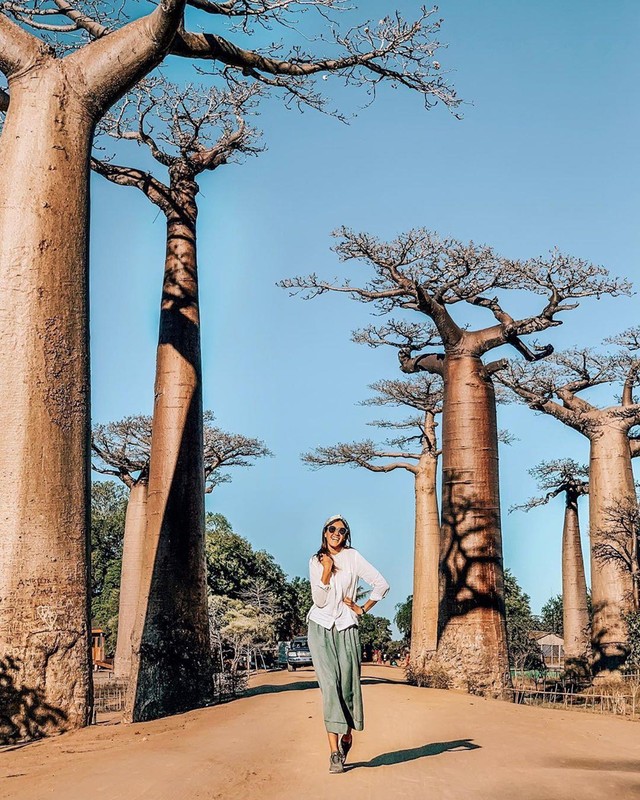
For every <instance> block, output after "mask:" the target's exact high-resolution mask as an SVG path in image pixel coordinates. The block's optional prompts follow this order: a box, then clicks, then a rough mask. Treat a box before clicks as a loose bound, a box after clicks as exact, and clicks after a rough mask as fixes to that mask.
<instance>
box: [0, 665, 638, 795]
mask: <svg viewBox="0 0 640 800" xmlns="http://www.w3.org/2000/svg"><path fill="white" fill-rule="evenodd" d="M363 692H364V703H365V719H366V730H365V731H364V732H363V733H361V734H357V735H356V737H355V738H354V747H353V750H352V751H351V753H350V754H349V762H350V767H349V769H348V771H347V772H345V773H344V774H342V775H330V774H329V773H328V747H327V744H326V739H325V735H324V727H323V724H322V714H321V706H320V692H319V690H318V688H317V684H316V683H315V680H314V673H313V670H311V669H308V670H306V669H303V670H298V671H297V672H295V673H287V672H273V673H263V674H261V675H258V676H257V677H256V678H254V680H253V681H252V690H251V692H250V694H249V696H247V697H244V698H242V699H239V700H236V701H234V702H232V703H228V704H225V705H222V706H216V707H214V708H209V709H202V710H199V711H193V712H190V713H188V714H183V715H180V716H176V717H172V718H169V719H164V720H157V721H156V722H150V723H144V724H138V725H121V724H114V722H113V720H111V721H108V720H107V721H102V722H101V723H99V724H98V725H97V726H94V727H91V728H86V729H84V730H81V731H76V732H73V733H67V734H64V735H62V736H58V737H55V738H52V739H48V740H45V741H41V742H36V743H33V744H29V745H26V746H22V747H12V748H11V747H10V748H4V749H2V750H1V751H0V798H2V799H3V800H40V798H60V800H62V798H64V800H102V798H109V799H110V800H205V799H206V800H214V798H216V799H219V800H231V798H241V797H242V798H249V799H250V800H253V798H260V800H288V799H289V798H296V799H298V798H310V799H311V800H316V798H317V799H318V800H320V799H321V800H341V798H345V800H346V799H347V798H348V800H360V798H363V799H364V798H369V797H376V798H390V797H395V798H402V800H404V798H420V799H421V800H422V799H423V798H437V799H438V800H511V799H512V798H513V800H516V798H517V800H575V798H580V800H604V798H615V800H626V798H629V799H631V798H636V799H637V798H640V723H638V722H631V721H628V720H624V719H618V718H613V717H607V716H601V715H596V714H590V713H585V712H580V711H562V710H555V709H540V708H531V707H523V706H514V705H513V704H509V703H501V702H498V701H492V700H483V699H479V698H476V697H469V696H468V695H464V694H458V693H454V692H445V691H438V690H435V689H416V688H414V687H411V686H407V685H406V684H404V683H403V682H402V672H401V670H399V669H393V668H388V667H365V669H364V671H363Z"/></svg>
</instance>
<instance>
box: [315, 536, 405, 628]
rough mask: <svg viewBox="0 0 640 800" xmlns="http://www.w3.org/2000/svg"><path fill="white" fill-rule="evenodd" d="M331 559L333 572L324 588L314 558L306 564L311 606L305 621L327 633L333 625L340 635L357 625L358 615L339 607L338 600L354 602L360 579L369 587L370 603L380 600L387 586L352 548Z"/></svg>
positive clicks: (340, 602) (373, 568) (320, 566)
mask: <svg viewBox="0 0 640 800" xmlns="http://www.w3.org/2000/svg"><path fill="white" fill-rule="evenodd" d="M332 558H333V563H334V564H335V566H336V571H335V572H333V573H332V575H331V577H330V579H329V583H328V584H326V585H325V584H324V583H322V571H323V569H322V564H321V563H320V561H319V560H318V559H317V558H316V556H315V555H314V556H311V559H310V560H309V578H310V581H311V597H312V598H313V605H312V606H311V610H310V611H309V613H308V614H307V619H308V620H312V621H313V622H317V623H318V625H322V627H323V628H327V629H328V630H330V629H331V628H332V627H333V626H334V625H335V626H336V628H337V629H338V630H339V631H343V630H345V628H349V627H351V626H352V625H357V624H358V615H357V614H356V612H355V611H352V610H351V609H350V608H349V606H347V605H345V604H344V603H343V601H342V598H343V597H350V598H351V599H352V600H354V601H355V599H356V593H357V591H358V581H359V580H360V578H362V580H363V581H365V582H366V583H368V584H369V585H370V586H371V587H372V592H371V594H370V595H369V598H370V599H371V600H376V601H378V600H382V598H383V597H384V596H385V595H386V594H387V592H388V591H389V584H388V583H387V582H386V580H385V579H384V578H383V577H382V575H381V574H380V573H379V572H378V570H377V569H376V568H375V567H372V566H371V564H370V563H369V562H368V561H367V560H366V559H365V558H363V556H361V555H360V553H359V552H358V551H357V550H355V549H354V548H353V547H345V548H343V549H342V550H341V551H340V552H339V553H336V554H335V555H333V556H332Z"/></svg>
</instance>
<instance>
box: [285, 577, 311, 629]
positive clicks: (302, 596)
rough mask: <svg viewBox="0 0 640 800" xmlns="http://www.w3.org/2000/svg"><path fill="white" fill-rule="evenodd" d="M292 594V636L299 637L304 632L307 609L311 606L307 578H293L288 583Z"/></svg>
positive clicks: (309, 583)
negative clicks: (293, 612)
mask: <svg viewBox="0 0 640 800" xmlns="http://www.w3.org/2000/svg"><path fill="white" fill-rule="evenodd" d="M289 586H290V589H291V592H292V594H293V608H294V611H295V614H294V617H293V621H292V622H293V631H292V632H293V634H294V635H300V634H302V633H303V632H304V631H305V630H306V619H307V614H308V613H309V609H310V608H311V606H312V605H313V599H312V597H311V582H310V581H309V578H299V577H295V578H293V579H292V580H291V581H290V583H289Z"/></svg>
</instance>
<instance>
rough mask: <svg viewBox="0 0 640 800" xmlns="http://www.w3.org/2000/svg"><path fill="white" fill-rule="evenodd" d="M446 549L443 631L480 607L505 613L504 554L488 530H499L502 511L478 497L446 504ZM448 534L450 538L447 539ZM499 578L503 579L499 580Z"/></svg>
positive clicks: (442, 566) (442, 562) (442, 563)
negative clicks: (488, 536) (484, 505)
mask: <svg viewBox="0 0 640 800" xmlns="http://www.w3.org/2000/svg"><path fill="white" fill-rule="evenodd" d="M443 509H446V510H443V518H442V529H443V549H442V551H441V554H440V569H441V576H442V577H441V580H442V581H443V591H442V595H441V596H442V599H441V601H440V613H439V620H440V633H442V629H443V628H444V627H445V626H446V624H447V623H448V622H449V621H450V620H452V619H454V618H456V617H464V616H466V615H467V614H469V613H470V612H471V611H474V610H476V609H489V610H491V611H495V612H497V613H498V614H500V615H501V616H504V610H505V608H504V596H503V592H502V577H501V576H502V554H501V552H499V550H498V548H497V547H494V543H493V542H490V543H489V546H487V545H486V544H484V541H483V543H482V544H481V545H480V546H478V540H485V531H486V530H487V529H489V528H490V529H493V530H496V529H497V530H499V518H498V515H499V512H498V511H497V510H495V509H490V508H484V509H483V508H482V505H481V503H480V501H479V500H478V499H476V498H475V497H469V496H467V497H465V498H462V499H459V500H456V501H453V500H452V499H450V500H449V502H448V503H443ZM445 537H446V539H445ZM496 578H499V580H496Z"/></svg>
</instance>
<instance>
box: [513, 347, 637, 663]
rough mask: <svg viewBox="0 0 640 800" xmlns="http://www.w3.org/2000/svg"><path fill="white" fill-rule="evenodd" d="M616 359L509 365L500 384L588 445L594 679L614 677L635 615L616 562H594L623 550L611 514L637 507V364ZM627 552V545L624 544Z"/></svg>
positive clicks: (582, 356) (577, 357) (593, 355)
mask: <svg viewBox="0 0 640 800" xmlns="http://www.w3.org/2000/svg"><path fill="white" fill-rule="evenodd" d="M617 341H619V342H622V343H623V344H622V347H621V351H622V352H620V353H612V352H605V353H599V352H597V351H595V350H592V349H590V348H574V349H572V350H567V351H565V352H562V353H558V354H554V355H553V356H552V357H551V358H550V359H548V360H547V361H546V362H545V363H539V364H534V365H532V366H530V367H526V366H525V365H523V364H522V363H519V362H512V363H511V364H510V365H509V368H508V369H505V370H503V371H502V372H501V373H500V376H499V380H500V381H501V382H502V383H503V384H504V385H505V386H507V387H508V388H510V389H511V390H512V391H513V392H514V393H515V395H516V396H517V397H518V398H520V399H521V400H522V401H523V402H525V403H526V404H527V405H528V406H529V407H530V408H532V409H533V410H535V411H541V412H543V413H545V414H549V415H550V416H552V417H554V418H555V419H557V420H558V421H560V422H562V423H563V424H565V425H567V426H569V427H570V428H573V429H574V430H576V431H578V433H581V434H582V435H583V436H585V437H586V438H587V439H588V440H589V450H590V456H589V534H590V542H591V596H592V602H593V622H592V631H591V643H592V648H593V664H592V671H593V674H594V677H595V678H597V679H605V678H610V677H616V676H618V675H619V670H620V668H621V667H622V665H623V664H624V661H625V659H626V656H627V653H628V647H627V630H626V624H625V621H624V617H625V615H626V614H627V613H628V612H629V611H631V610H632V609H633V608H634V592H633V581H632V575H631V573H630V572H629V570H627V569H624V568H623V567H622V565H621V562H620V561H619V560H617V559H612V558H608V559H605V560H602V559H599V558H598V557H597V554H598V551H599V549H600V548H601V546H602V545H606V546H611V547H621V546H622V543H623V542H624V541H625V540H626V539H628V533H625V531H624V530H622V529H621V528H620V526H619V525H618V524H617V523H616V521H615V518H614V517H612V515H611V509H615V508H620V507H625V506H628V505H630V504H635V502H636V493H635V486H634V479H633V473H632V469H631V457H632V450H633V452H634V453H635V452H637V451H638V449H639V446H640V442H638V441H637V440H633V441H632V440H631V439H630V434H631V433H632V429H633V427H634V426H635V425H638V424H640V404H638V403H636V402H635V401H634V398H633V392H634V386H635V384H636V382H637V376H638V370H639V368H640V361H639V360H638V359H636V358H634V357H633V355H632V351H631V350H630V348H629V347H625V346H624V338H623V337H622V338H620V339H619V340H617ZM615 383H618V384H622V396H621V398H620V401H619V402H617V403H616V402H614V403H613V404H612V405H607V406H604V407H600V406H598V405H596V404H595V402H592V401H589V400H587V399H585V397H584V396H583V393H584V392H585V391H587V390H589V389H592V388H594V387H596V386H602V385H607V384H615ZM627 544H628V542H627Z"/></svg>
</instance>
